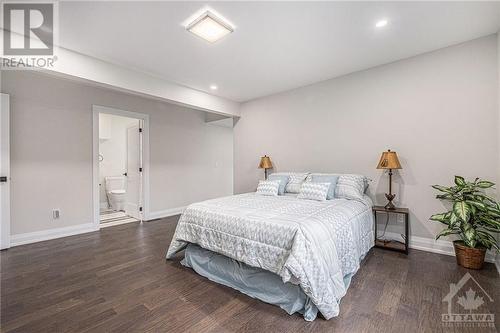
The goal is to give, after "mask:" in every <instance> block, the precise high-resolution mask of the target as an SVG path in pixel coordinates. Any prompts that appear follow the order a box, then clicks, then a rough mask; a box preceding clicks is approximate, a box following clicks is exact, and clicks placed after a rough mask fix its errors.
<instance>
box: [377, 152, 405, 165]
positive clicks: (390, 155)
mask: <svg viewBox="0 0 500 333" xmlns="http://www.w3.org/2000/svg"><path fill="white" fill-rule="evenodd" d="M377 169H402V167H401V164H400V163H399V160H398V155H397V154H396V152H395V151H391V150H390V149H389V150H387V151H384V152H383V153H382V156H380V161H379V162H378V165H377Z"/></svg>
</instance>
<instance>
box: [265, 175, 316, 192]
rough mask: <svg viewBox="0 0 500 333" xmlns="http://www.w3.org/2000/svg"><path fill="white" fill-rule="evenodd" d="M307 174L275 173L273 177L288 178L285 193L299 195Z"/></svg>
mask: <svg viewBox="0 0 500 333" xmlns="http://www.w3.org/2000/svg"><path fill="white" fill-rule="evenodd" d="M308 174H309V173H308V172H277V173H273V175H278V176H288V177H290V178H289V180H288V183H287V184H286V187H285V193H299V192H300V187H301V186H302V183H303V182H304V181H305V180H306V178H307V175H308Z"/></svg>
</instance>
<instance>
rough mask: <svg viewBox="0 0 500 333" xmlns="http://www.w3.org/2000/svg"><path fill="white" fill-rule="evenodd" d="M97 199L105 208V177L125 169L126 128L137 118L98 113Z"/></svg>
mask: <svg viewBox="0 0 500 333" xmlns="http://www.w3.org/2000/svg"><path fill="white" fill-rule="evenodd" d="M99 124H100V127H99V154H100V155H101V156H102V157H103V160H102V161H101V162H99V184H100V191H99V199H100V200H99V201H100V203H101V208H107V199H106V191H105V182H104V178H105V177H113V176H122V175H123V173H124V172H126V171H127V128H129V127H131V126H134V125H138V124H139V120H137V119H134V118H127V117H120V116H115V115H111V114H104V113H101V114H100V115H99Z"/></svg>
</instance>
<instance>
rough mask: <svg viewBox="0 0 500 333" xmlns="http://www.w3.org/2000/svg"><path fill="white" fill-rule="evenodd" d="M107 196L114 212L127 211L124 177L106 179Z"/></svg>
mask: <svg viewBox="0 0 500 333" xmlns="http://www.w3.org/2000/svg"><path fill="white" fill-rule="evenodd" d="M104 181H105V186H106V195H107V196H108V202H109V205H110V206H111V207H110V208H111V209H112V210H116V211H125V195H126V193H127V191H126V190H125V185H126V180H125V177H123V176H116V177H105V178H104Z"/></svg>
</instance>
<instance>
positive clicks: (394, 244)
mask: <svg viewBox="0 0 500 333" xmlns="http://www.w3.org/2000/svg"><path fill="white" fill-rule="evenodd" d="M377 213H385V214H403V215H404V217H405V219H404V221H405V234H404V243H403V242H399V241H396V240H390V241H387V240H382V239H378V238H377V215H378V214H377ZM373 215H374V218H375V247H378V248H382V249H387V250H392V251H398V252H403V253H405V254H408V244H409V242H410V235H409V232H408V229H409V224H410V221H409V215H410V210H409V209H408V208H398V207H396V209H386V208H385V207H384V206H373Z"/></svg>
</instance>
